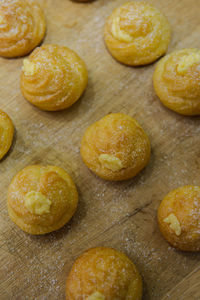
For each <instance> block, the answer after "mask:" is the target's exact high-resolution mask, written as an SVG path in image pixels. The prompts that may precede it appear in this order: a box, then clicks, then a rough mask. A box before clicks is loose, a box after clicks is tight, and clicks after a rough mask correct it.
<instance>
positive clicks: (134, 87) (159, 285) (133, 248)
mask: <svg viewBox="0 0 200 300" xmlns="http://www.w3.org/2000/svg"><path fill="white" fill-rule="evenodd" d="M39 2H40V3H41V5H42V6H43V8H44V11H45V15H46V19H47V26H48V30H47V35H46V38H45V40H44V43H45V44H46V43H58V44H60V45H65V46H68V47H69V48H71V49H73V50H75V51H76V52H77V53H78V54H79V55H80V56H81V57H82V58H83V59H84V60H85V62H86V64H87V67H88V71H89V84H88V87H87V90H86V92H85V94H84V96H83V97H82V98H81V99H80V101H78V102H77V103H76V104H75V105H73V106H72V107H71V108H69V109H67V110H65V111H63V112H56V113H55V112H54V113H53V112H52V113H50V112H42V111H40V110H39V109H37V108H34V107H33V106H32V105H30V104H29V103H28V102H26V101H25V100H24V98H23V97H22V95H21V92H20V89H19V76H20V69H21V65H22V59H3V58H0V70H1V72H0V91H1V94H0V108H1V109H3V110H4V111H6V112H7V113H8V114H9V115H10V117H11V118H12V120H13V122H14V124H15V129H16V131H15V138H14V143H13V146H12V149H11V150H10V152H9V153H8V155H7V156H6V158H5V159H4V160H3V161H1V163H0V187H1V198H0V210H1V213H0V239H1V244H0V255H1V260H0V268H1V270H0V276H1V280H0V281H1V292H0V293H1V296H0V299H1V300H4V299H5V300H9V299H20V300H23V299H29V300H32V299H48V300H49V299H52V300H57V299H59V300H61V299H65V281H66V277H67V274H68V272H69V270H70V268H71V266H72V264H73V262H74V260H75V258H76V257H77V256H78V255H80V254H81V253H82V252H83V251H84V250H86V249H88V248H90V247H95V246H100V245H101V246H102V245H104V246H111V247H115V248H116V249H118V250H121V251H123V252H125V253H126V254H127V255H128V256H129V257H130V258H131V259H132V260H133V261H134V262H135V264H136V265H137V267H138V269H139V270H140V273H141V274H142V277H143V282H144V297H143V299H144V300H147V299H151V300H169V299H170V300H188V299H192V300H197V299H198V300H199V299H200V254H199V253H185V252H179V251H176V250H174V249H173V248H171V247H170V246H169V244H168V243H167V242H165V240H164V239H163V238H162V236H161V234H160V232H159V229H158V226H157V222H156V211H157V208H158V205H159V203H160V201H161V200H162V198H163V197H164V196H165V195H166V194H167V193H168V192H169V191H170V190H172V189H174V188H177V187H179V186H181V185H186V184H194V185H199V182H200V181H199V172H200V127H199V121H200V118H199V117H184V116H180V115H178V114H176V113H174V112H172V111H170V110H168V109H167V108H165V107H163V106H162V104H161V103H160V102H159V100H158V98H157V97H156V95H155V93H154V90H153V87H152V74H153V71H154V68H155V64H152V65H149V66H145V67H140V68H131V67H126V66H124V65H121V64H119V63H117V62H116V61H115V60H114V59H113V58H112V57H111V56H110V55H109V53H108V52H107V50H106V49H105V45H104V42H103V34H102V32H103V26H104V22H105V18H106V17H107V16H108V15H109V14H110V12H111V11H112V9H113V8H115V7H116V6H118V5H120V4H122V3H124V2H125V1H122V0H109V1H108V0H97V1H95V2H92V3H85V4H80V3H75V2H71V1H69V0H57V1H55V0H46V1H45V0H41V1H39ZM149 2H151V3H153V4H155V5H156V6H157V7H158V8H160V9H161V10H162V11H163V12H164V13H165V14H166V15H167V17H168V19H169V21H170V23H171V26H172V31H173V35H172V40H171V43H170V46H169V52H170V51H173V50H176V49H181V48H185V47H200V39H199V34H200V17H199V15H200V0H181V1H180V0H167V1H159V0H153V1H149ZM109 112H124V113H127V114H129V115H131V116H133V117H135V118H136V119H137V120H138V121H139V123H140V124H141V125H142V126H143V128H144V129H145V131H146V132H147V134H148V135H149V138H150V140H151V145H152V155H151V160H150V163H149V165H148V166H147V167H146V168H145V169H144V170H143V171H142V172H141V173H140V174H139V175H138V176H137V177H135V178H134V179H132V180H129V181H126V182H119V183H113V182H106V181H104V180H101V179H99V178H97V177H96V176H95V175H93V174H92V173H91V172H90V171H89V170H88V169H87V167H86V166H85V165H84V164H83V162H82V160H81V157H80V153H79V149H80V140H81V137H82V135H83V133H84V131H85V129H86V128H87V127H88V125H89V124H91V123H93V122H94V121H96V120H98V119H100V118H101V117H103V116H104V115H106V114H108V113H109ZM38 163H40V164H54V165H58V166H61V167H63V168H64V169H66V170H67V171H68V172H69V174H71V176H72V177H73V179H74V181H75V183H76V185H77V187H78V191H79V206H78V210H77V212H76V214H75V215H74V217H73V219H72V220H71V221H70V223H69V224H67V225H66V226H64V227H63V228H62V229H61V230H59V231H57V232H54V233H51V234H48V235H45V236H31V235H28V234H26V233H24V232H23V231H21V230H20V229H18V227H17V226H15V224H13V223H12V222H11V220H10V219H9V217H8V214H7V208H6V193H7V188H8V185H9V183H10V180H11V178H12V177H13V176H14V175H15V173H16V172H18V171H19V170H20V169H22V168H23V167H25V166H27V165H29V164H38Z"/></svg>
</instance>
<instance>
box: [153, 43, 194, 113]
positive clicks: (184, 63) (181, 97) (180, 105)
mask: <svg viewBox="0 0 200 300" xmlns="http://www.w3.org/2000/svg"><path fill="white" fill-rule="evenodd" d="M153 83H154V88H155V92H156V94H157V96H158V97H159V99H160V100H161V102H162V103H163V104H164V105H165V106H166V107H168V108H170V109H172V110H173V111H175V112H177V113H179V114H182V115H188V116H192V115H200V49H183V50H178V51H175V52H172V53H171V54H169V55H167V56H165V57H164V58H162V59H161V60H160V61H159V62H158V64H157V66H156V69H155V72H154V76H153Z"/></svg>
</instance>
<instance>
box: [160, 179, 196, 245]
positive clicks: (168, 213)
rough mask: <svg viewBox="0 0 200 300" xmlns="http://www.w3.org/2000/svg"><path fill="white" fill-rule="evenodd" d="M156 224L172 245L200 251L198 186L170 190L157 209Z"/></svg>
mask: <svg viewBox="0 0 200 300" xmlns="http://www.w3.org/2000/svg"><path fill="white" fill-rule="evenodd" d="M158 224H159V227H160V230H161V233H162V234H163V236H164V238H165V239H166V240H167V241H168V242H169V243H170V244H171V245H172V246H173V247H175V248H177V249H180V250H184V251H200V186H192V185H187V186H183V187H180V188H178V189H176V190H173V191H171V192H170V193H169V194H168V195H167V196H166V197H165V198H164V199H163V201H162V202H161V204H160V207H159V209H158Z"/></svg>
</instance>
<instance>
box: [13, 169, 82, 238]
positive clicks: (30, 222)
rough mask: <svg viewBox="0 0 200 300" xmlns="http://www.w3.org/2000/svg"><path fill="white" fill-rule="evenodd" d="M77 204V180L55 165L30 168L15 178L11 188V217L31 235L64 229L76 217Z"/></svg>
mask: <svg viewBox="0 0 200 300" xmlns="http://www.w3.org/2000/svg"><path fill="white" fill-rule="evenodd" d="M77 203H78V193H77V190H76V186H75V184H74V182H73V180H72V179H71V177H70V176H69V175H68V174H67V172H65V171H64V170H63V169H61V168H59V167H55V166H40V165H35V166H28V167H26V168H24V169H23V170H21V171H20V172H19V173H17V175H15V177H14V178H13V179H12V181H11V183H10V186H9V189H8V213H9V216H10V218H11V219H12V221H13V222H14V223H16V224H17V225H18V226H19V227H20V228H21V229H22V230H24V231H26V232H28V233H31V234H45V233H48V232H51V231H54V230H57V229H59V228H61V227H62V226H63V225H65V224H66V223H67V222H68V221H69V220H70V219H71V217H72V216H73V214H74V212H75V210H76V207H77Z"/></svg>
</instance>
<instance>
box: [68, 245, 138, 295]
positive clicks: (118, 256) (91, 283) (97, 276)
mask: <svg viewBox="0 0 200 300" xmlns="http://www.w3.org/2000/svg"><path fill="white" fill-rule="evenodd" d="M77 299H79V300H83V299H85V300H108V299H118V300H124V299H130V300H141V299H142V279H141V276H140V274H139V272H138V270H137V268H136V267H135V265H134V264H133V263H132V261H131V260H130V259H129V258H128V257H127V256H126V255H125V254H123V253H122V252H119V251H117V250H115V249H112V248H106V247H98V248H93V249H90V250H88V251H86V252H85V253H83V254H82V255H81V256H80V257H79V258H78V259H77V260H76V261H75V263H74V265H73V267H72V269H71V271H70V273H69V275H68V278H67V282H66V300H77Z"/></svg>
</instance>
